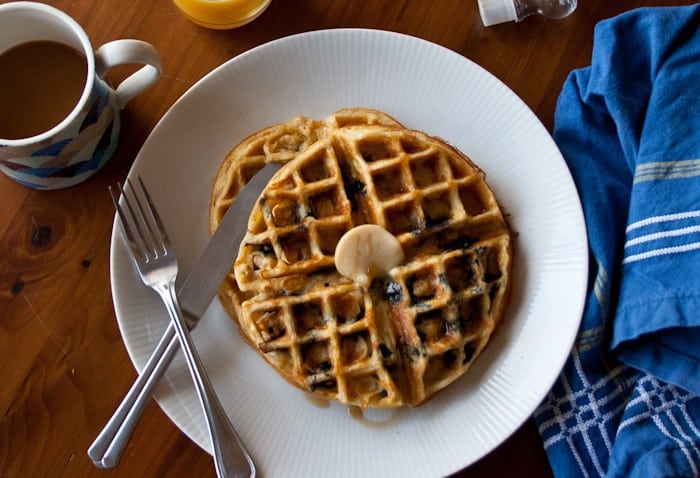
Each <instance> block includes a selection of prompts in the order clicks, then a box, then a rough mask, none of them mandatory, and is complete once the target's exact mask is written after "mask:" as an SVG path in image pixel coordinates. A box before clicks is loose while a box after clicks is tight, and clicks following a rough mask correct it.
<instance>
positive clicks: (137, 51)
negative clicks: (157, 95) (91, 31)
mask: <svg viewBox="0 0 700 478" xmlns="http://www.w3.org/2000/svg"><path fill="white" fill-rule="evenodd" d="M127 63H136V64H140V65H145V66H143V67H142V68H140V69H139V70H137V71H136V72H134V73H132V74H131V75H130V76H129V77H127V78H125V79H124V80H123V81H122V82H121V83H120V84H119V86H117V88H116V89H115V92H116V101H117V106H118V107H119V109H120V110H121V109H123V108H124V106H126V104H127V103H128V102H129V101H130V100H131V99H132V98H133V97H134V96H136V95H138V94H139V93H141V92H142V91H143V90H145V89H146V88H148V87H149V86H151V85H152V84H153V83H155V82H156V80H157V79H158V78H160V73H161V65H160V55H159V54H158V52H157V51H156V49H155V48H153V45H151V44H150V43H146V42H144V41H141V40H131V39H125V40H114V41H111V42H108V43H105V44H104V45H102V46H101V47H100V48H98V49H97V51H96V52H95V69H96V71H97V75H98V76H99V77H100V78H104V76H105V75H106V74H107V70H109V69H110V68H112V67H113V66H116V65H122V64H127Z"/></svg>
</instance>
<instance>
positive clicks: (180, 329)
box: [109, 177, 255, 477]
mask: <svg viewBox="0 0 700 478" xmlns="http://www.w3.org/2000/svg"><path fill="white" fill-rule="evenodd" d="M127 183H128V186H129V190H130V192H131V199H129V195H128V194H127V193H126V191H125V190H124V188H123V187H122V185H121V184H118V187H119V192H120V194H121V197H122V202H123V204H124V207H122V206H121V205H120V202H119V200H118V199H117V197H116V195H115V193H114V191H113V190H112V188H111V187H110V188H109V192H110V195H111V196H112V201H113V202H114V205H115V207H116V209H117V215H118V216H119V221H120V223H121V226H122V232H123V233H124V236H125V237H126V240H127V243H128V244H129V249H130V251H131V258H132V260H133V263H134V265H135V267H136V269H137V271H138V273H139V275H140V276H141V280H142V281H143V283H144V284H146V285H147V286H149V287H151V288H152V289H153V290H155V291H156V292H157V293H158V295H160V298H161V299H162V301H163V303H164V304H165V307H166V309H167V310H168V314H169V315H170V319H171V323H172V324H173V325H174V326H175V331H176V332H177V336H178V339H179V341H180V345H181V348H182V351H183V352H184V355H185V359H186V362H187V367H188V368H189V370H190V374H191V375H192V379H193V380H194V384H195V389H196V391H197V395H198V397H199V401H200V402H201V404H202V408H203V409H204V414H205V415H206V422H207V428H208V429H209V435H210V437H211V443H212V448H213V450H214V464H215V468H216V474H217V476H219V477H244V476H250V477H255V464H254V463H253V460H252V458H251V457H250V454H249V453H248V451H247V450H246V449H245V446H244V445H243V442H242V441H241V439H240V437H239V436H238V433H236V430H235V429H234V428H233V425H232V424H231V422H230V420H229V418H228V416H227V415H226V412H225V411H224V409H223V407H222V406H221V402H219V399H218V397H217V396H216V392H215V391H214V388H213V387H212V385H211V382H210V381H209V377H208V376H207V373H206V371H205V370H204V366H203V364H202V361H201V359H200V357H199V355H198V354H197V350H196V349H195V347H194V342H193V341H192V337H191V336H190V333H189V329H188V328H187V325H186V323H185V320H184V318H183V315H182V311H181V310H180V305H179V303H178V300H177V295H176V294H175V279H176V277H177V273H178V265H177V259H176V257H175V254H174V252H173V249H172V246H171V244H170V240H169V239H168V235H167V233H166V231H165V227H164V226H163V222H162V221H161V219H160V216H159V215H158V212H157V211H156V208H155V206H154V205H153V201H152V200H151V197H150V195H149V194H148V191H147V190H146V186H145V185H144V184H143V181H142V180H141V178H140V177H138V183H139V186H140V188H141V194H140V195H141V196H142V198H143V199H145V206H144V201H142V200H141V199H140V198H139V194H138V193H137V191H136V189H135V188H134V187H133V185H132V184H131V182H130V181H128V180H127Z"/></svg>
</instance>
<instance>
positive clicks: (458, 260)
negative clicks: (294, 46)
mask: <svg viewBox="0 0 700 478" xmlns="http://www.w3.org/2000/svg"><path fill="white" fill-rule="evenodd" d="M345 111H352V109H348V110H345ZM359 112H362V109H359ZM379 113H381V112H379ZM379 117H380V118H382V120H381V121H380V123H379V124H374V125H367V124H365V123H362V122H359V124H358V122H357V121H354V122H347V123H342V122H340V123H339V122H337V117H336V118H335V119H331V120H329V118H333V115H331V117H329V118H327V119H326V120H324V121H314V120H309V119H307V118H303V117H298V118H295V119H292V120H290V121H289V122H286V123H281V124H280V125H276V126H273V127H270V128H266V129H265V130H262V131H260V132H259V133H256V134H254V135H251V136H250V137H249V138H248V139H246V140H245V141H244V142H242V143H241V144H240V145H239V146H237V148H234V150H232V154H230V155H229V156H230V157H227V158H226V160H225V161H224V164H222V168H221V169H220V171H219V175H218V176H217V181H218V180H219V179H220V178H221V183H222V184H219V185H218V186H217V185H216V184H215V187H214V190H213V191H212V207H214V205H215V204H218V205H219V206H220V205H221V204H222V200H221V197H223V196H226V195H227V194H228V195H229V196H231V191H235V192H234V193H233V194H232V196H235V194H237V189H240V186H241V185H242V184H245V182H247V180H248V179H249V178H247V179H246V177H245V174H243V175H241V171H240V168H241V164H244V163H246V162H249V163H250V164H253V161H248V158H250V157H251V155H243V156H242V155H241V153H240V152H241V151H243V149H241V148H248V147H253V149H255V148H256V147H257V146H252V145H255V144H257V143H262V144H272V143H274V140H273V141H270V139H271V138H278V139H279V138H280V137H282V136H284V135H289V134H292V136H293V137H294V138H295V140H294V141H290V142H289V143H288V144H294V143H295V142H296V143H297V144H299V145H301V147H298V148H297V150H296V151H295V154H288V155H287V156H285V157H287V158H289V159H287V160H286V163H285V164H286V165H285V166H284V167H283V168H282V169H281V170H280V171H279V172H278V173H277V174H276V175H275V177H274V178H273V179H272V180H271V181H270V183H269V184H268V186H267V188H266V189H265V191H263V193H262V194H261V198H260V200H259V201H258V204H257V205H256V206H255V208H254V210H253V212H252V214H251V217H250V220H249V223H248V234H247V235H246V238H245V239H244V241H243V243H242V244H241V247H240V251H239V255H238V258H237V260H236V263H235V267H234V270H233V271H232V273H231V274H230V275H229V277H227V279H226V281H225V282H224V284H223V285H222V287H221V289H220V291H219V296H220V299H221V302H222V304H223V305H224V307H225V309H226V310H227V312H228V313H229V314H230V315H231V316H232V317H233V318H234V320H236V322H237V323H238V325H239V330H240V331H241V334H242V335H243V337H244V339H245V340H246V341H247V342H248V343H249V344H250V345H251V346H252V347H253V348H254V349H255V350H256V351H258V353H260V355H261V356H262V357H263V358H264V359H265V360H266V361H267V362H268V363H269V364H270V365H271V366H273V367H274V368H275V369H277V370H278V372H279V373H280V375H282V376H283V377H284V378H285V379H286V380H287V381H289V382H290V383H292V384H294V385H295V386H297V387H299V388H300V389H302V390H305V391H307V392H311V393H315V394H317V395H320V396H322V397H324V398H327V399H332V400H338V401H341V402H343V403H347V404H352V405H357V406H360V407H381V408H389V407H397V406H404V405H409V406H418V405H420V404H422V403H424V402H425V401H427V400H428V399H430V398H431V397H432V396H434V394H435V393H437V392H438V391H439V390H441V389H443V388H445V387H446V386H447V385H449V384H450V383H452V382H453V381H455V380H456V379H457V378H459V377H460V376H462V375H463V374H464V373H465V372H466V371H467V370H468V369H469V368H470V367H471V365H472V363H473V362H474V360H475V359H476V358H477V357H478V356H479V354H480V353H481V352H482V350H483V349H484V347H486V345H487V344H488V342H489V341H490V339H491V336H492V334H493V332H494V331H495V330H496V328H497V326H498V324H499V323H500V322H501V320H502V318H503V316H504V314H505V310H506V307H507V305H508V303H509V302H510V295H511V274H512V262H513V261H512V256H513V246H512V242H513V240H512V234H511V231H510V229H509V227H508V224H507V222H506V220H505V217H504V214H503V212H502V210H501V208H500V206H499V204H498V202H497V200H496V197H495V195H494V194H493V192H492V191H491V189H490V188H489V187H488V185H487V184H486V181H485V175H484V173H483V172H482V171H481V170H480V169H479V168H478V167H477V166H476V165H475V164H474V163H473V162H472V161H471V160H470V159H469V158H468V157H466V156H465V155H464V154H462V153H461V152H460V151H459V150H457V149H456V148H454V147H452V146H450V145H449V144H447V143H446V142H444V141H442V140H440V139H437V138H433V137H430V136H428V135H426V134H424V133H422V132H420V131H412V130H407V129H405V128H403V127H402V126H401V125H400V124H399V123H398V122H396V121H395V120H393V118H391V117H389V116H388V115H386V116H379ZM355 118H357V116H355ZM384 118H389V120H386V119H384ZM334 121H336V123H335V124H334V123H333V122H334ZM329 123H330V126H329ZM299 131H301V132H302V133H301V134H299V135H296V134H297V133H298V132H299ZM290 132H291V133H290ZM280 133H282V135H281V136H280ZM234 151H238V152H237V153H235V154H233V153H234ZM263 152H264V148H263ZM284 153H285V154H287V153H289V151H285V152H284ZM263 156H264V155H263ZM278 157H282V155H280V156H278ZM240 158H246V159H245V161H241V159H240ZM269 160H271V158H270V157H269V155H268V156H265V159H263V160H260V159H257V158H256V160H255V161H257V162H255V163H254V164H256V165H257V166H255V167H257V168H258V169H259V168H260V167H262V165H264V164H265V162H267V161H269ZM280 162H284V160H282V161H280ZM226 163H228V164H226ZM236 167H238V170H237V171H233V172H232V171H231V169H232V168H234V169H236ZM236 174H238V176H235V175H236ZM223 178H229V180H231V179H230V178H235V179H234V180H231V181H234V182H237V184H236V185H234V186H230V184H228V185H227V184H226V183H225V181H224V179H223ZM227 200H228V198H227ZM222 210H225V209H224V208H222ZM212 211H213V209H212ZM216 222H217V221H216V219H215V218H214V220H213V223H216ZM365 223H373V224H378V225H380V226H381V227H383V228H385V229H386V230H388V231H389V232H391V233H392V234H394V235H395V236H396V237H397V239H398V240H399V242H400V243H401V245H402V248H403V249H404V252H405V256H406V257H405V260H404V261H403V263H402V264H400V265H399V266H397V267H395V268H394V269H392V270H391V272H390V274H389V276H388V277H384V278H379V279H377V280H375V281H373V282H372V285H371V286H369V287H361V286H360V285H359V284H356V283H354V282H353V281H352V280H350V279H348V278H345V277H343V276H341V275H340V274H339V273H338V272H337V271H336V270H335V268H334V266H333V264H334V263H333V253H334V246H335V244H337V241H338V240H339V238H340V237H341V236H342V234H343V233H344V232H346V231H348V230H350V229H351V228H352V227H354V226H357V225H359V224H365Z"/></svg>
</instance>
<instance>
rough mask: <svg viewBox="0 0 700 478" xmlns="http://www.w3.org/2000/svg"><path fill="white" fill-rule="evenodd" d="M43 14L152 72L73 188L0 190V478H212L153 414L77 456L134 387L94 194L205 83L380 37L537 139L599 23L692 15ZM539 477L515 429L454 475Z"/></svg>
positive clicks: (465, 6)
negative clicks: (480, 71)
mask: <svg viewBox="0 0 700 478" xmlns="http://www.w3.org/2000/svg"><path fill="white" fill-rule="evenodd" d="M0 3H7V2H3V1H0ZM45 3H49V4H52V5H54V6H56V7H58V8H60V9H62V10H64V11H65V12H67V13H68V14H70V15H71V16H73V17H74V18H75V19H76V20H77V21H78V22H79V23H80V24H81V25H83V27H84V28H85V30H86V31H87V33H88V35H89V37H90V39H91V41H92V43H93V45H95V46H99V45H101V44H102V43H105V42H107V41H109V40H114V39H118V38H138V39H141V40H145V41H147V42H149V43H151V44H153V45H154V46H155V47H156V49H157V50H158V51H159V52H160V54H161V56H162V61H163V68H164V72H163V76H162V78H161V79H160V80H159V81H158V83H157V84H156V85H155V86H154V87H152V88H151V89H149V90H147V91H146V92H145V93H143V94H141V95H140V96H138V97H137V98H136V99H134V100H133V101H131V102H130V103H129V104H128V106H127V108H126V110H125V111H124V113H123V117H122V134H121V142H120V145H119V147H118V149H117V151H116V153H115V155H114V157H113V158H112V159H111V160H110V162H109V163H108V164H107V166H105V168H104V169H103V170H102V171H101V172H99V173H98V174H97V175H96V176H94V177H93V178H91V179H89V180H88V181H87V182H85V183H83V184H81V185H78V186H75V187H72V188H69V189H65V190H60V191H35V190H31V189H27V188H25V187H23V186H20V185H19V184H16V183H15V182H13V181H12V180H10V179H9V178H7V177H5V176H4V175H0V363H1V366H2V369H3V372H2V386H1V387H0V417H1V418H0V477H101V478H110V477H116V476H119V477H165V476H168V477H181V476H182V477H207V476H212V477H213V476H215V472H214V467H213V464H212V460H211V457H210V456H209V455H208V454H206V453H205V452H204V451H202V450H201V449H200V448H199V447H197V445H195V444H194V443H193V442H191V441H190V440H189V439H188V438H187V437H186V436H185V435H183V434H182V433H181V432H180V431H179V430H178V429H177V428H176V427H175V426H174V425H173V424H172V423H171V422H170V421H169V419H168V418H167V416H165V414H164V413H163V412H162V411H161V410H160V409H159V407H158V406H157V404H155V402H153V401H152V402H151V404H150V405H149V407H148V408H147V410H146V412H145V414H144V416H143V418H142V420H141V422H140V423H139V426H138V428H137V430H136V432H135V434H134V436H133V438H132V440H131V442H130V444H129V445H128V448H127V451H126V453H125V455H124V458H123V460H122V463H121V464H120V466H119V467H118V468H115V469H113V470H98V469H96V468H94V466H93V465H92V463H91V461H90V460H89V458H88V457H87V455H86V450H87V447H88V446H89V444H90V443H91V442H92V440H93V439H94V438H95V435H96V434H97V432H98V431H99V430H100V429H101V427H102V426H103V425H104V423H105V421H106V420H107V419H108V418H109V416H110V415H111V413H112V412H113V410H114V408H115V407H116V405H117V404H118V402H119V401H120V400H121V398H122V396H123V395H124V393H125V392H126V391H127V389H128V388H129V386H130V385H131V383H132V382H133V380H134V379H135V377H136V372H135V370H134V368H133V366H132V364H131V362H130V360H129V357H128V355H127V353H126V350H125V347H124V344H123V342H122V340H121V336H120V334H119V330H118V327H117V322H116V319H115V315H114V311H113V308H112V297H111V293H110V279H109V239H110V233H111V229H112V221H113V217H114V209H113V207H112V205H111V202H110V199H109V196H108V194H107V187H108V185H112V184H115V183H116V182H117V181H120V180H123V179H124V178H125V176H126V174H127V173H128V171H129V168H130V166H131V163H132V161H133V158H134V157H135V156H136V154H137V153H138V151H139V149H140V147H141V145H142V144H143V142H144V140H145V139H146V138H147V136H148V134H149V132H150V131H151V130H152V129H153V128H154V126H155V125H156V123H157V122H158V120H159V119H160V118H161V117H162V116H163V114H164V113H165V112H166V111H167V110H168V108H170V106H171V105H172V104H173V103H174V102H175V101H176V100H177V99H178V98H179V97H180V96H181V95H182V94H183V93H185V91H187V89H188V88H190V87H191V86H192V85H193V84H194V83H195V82H196V81H197V80H199V79H200V78H201V77H202V76H204V75H205V74H206V73H208V72H209V71H210V70H212V69H213V68H215V67H217V66H219V65H220V64H222V63H224V62H225V61H227V60H229V59H230V58H232V57H234V56H236V55H238V54H240V53H242V52H244V51H246V50H249V49H250V48H253V47H255V46H257V45H260V44H262V43H265V42H268V41H270V40H274V39H276V38H280V37H283V36H287V35H291V34H295V33H299V32H304V31H310V30H317V29H326V28H338V27H365V28H377V29H384V30H392V31H397V32H402V33H406V34H410V35H414V36H417V37H420V38H424V39H426V40H430V41H432V42H435V43H438V44H440V45H443V46H445V47H447V48H450V49H452V50H454V51H456V52H458V53H460V54H462V55H464V56H465V57H467V58H469V59H471V60H473V61H475V62H476V63H478V64H479V65H481V66H483V67H484V68H486V69H487V70H489V71H490V72H492V73H493V74H494V75H495V76H496V77H498V78H500V79H501V80H502V81H503V82H504V83H505V84H506V85H508V86H509V87H510V88H512V89H513V90H514V91H515V93H517V94H518V95H519V96H520V97H521V98H522V99H523V100H524V101H525V103H527V105H529V107H530V108H531V109H532V110H533V111H534V112H535V114H536V115H537V116H538V117H539V119H540V120H541V121H542V122H543V123H544V125H545V126H546V127H547V128H548V129H549V130H550V131H551V128H552V125H553V112H554V107H555V103H556V100H557V97H558V95H559V92H560V90H561V86H562V84H563V82H564V80H565V78H566V76H567V75H568V74H569V72H570V71H571V70H572V69H575V68H579V67H583V66H585V65H587V64H588V63H589V62H590V56H591V48H592V43H593V29H594V26H595V24H596V23H597V22H598V21H600V20H602V19H605V18H608V17H611V16H614V15H617V14H619V13H622V12H623V11H626V10H630V9H632V8H636V7H645V6H654V5H688V4H692V3H694V2H691V1H662V0H659V1H641V0H630V1H625V2H621V1H609V0H583V1H581V2H580V5H579V7H578V10H577V11H576V12H575V13H574V14H573V15H572V16H570V17H569V18H567V19H564V20H558V21H553V20H547V19H544V18H541V17H537V18H535V17H531V18H528V19H526V20H525V21H524V22H522V23H519V24H515V23H510V24H502V25H498V26H493V27H489V28H484V27H483V26H482V24H481V20H480V17H479V14H478V10H477V5H476V0H470V1H467V2H464V1H459V0H431V1H428V0H424V1H418V0H372V1H368V2H362V1H348V0H342V1H341V0H305V1H285V0H273V1H272V4H271V5H270V7H269V8H268V10H267V11H266V12H265V13H264V14H263V15H262V16H261V17H260V18H258V19H257V20H255V21H254V22H253V23H251V24H249V25H247V26H244V27H242V28H239V29H235V30H228V31H216V30H207V29H204V28H201V27H198V26H196V25H194V24H192V23H190V22H189V21H187V20H186V19H185V18H184V17H183V16H182V15H181V14H180V13H179V11H178V10H177V9H176V7H175V6H174V5H173V4H172V3H171V1H170V0H150V1H142V0H101V1H89V0H53V1H47V2H45ZM129 71H130V70H129V68H127V67H123V68H120V69H117V70H115V71H113V72H112V73H111V75H112V76H113V78H114V80H115V81H118V80H119V79H120V77H123V76H125V75H126V74H128V73H129ZM4 73H5V72H0V74H4ZM349 106H350V105H349ZM202 214H206V212H205V211H202ZM551 475H552V472H551V469H550V467H549V465H548V462H547V458H546V455H545V453H544V450H543V448H542V442H541V440H540V438H539V435H538V434H537V430H536V428H535V425H534V424H533V423H532V421H528V422H527V423H525V424H524V425H523V426H522V427H521V428H520V429H519V430H518V431H517V432H516V433H515V434H514V435H513V436H512V437H511V438H510V439H508V440H507V441H506V442H505V443H503V444H502V445H501V446H500V447H498V448H497V449H496V450H494V451H493V452H492V453H490V454H489V455H487V456H486V457H484V458H483V459H482V460H480V461H479V462H477V463H475V464H474V465H472V466H470V467H469V468H467V469H465V470H462V471H461V472H460V473H458V475H456V476H459V477H465V478H466V477H477V476H478V477H488V476H509V477H526V476H527V477H548V476H551ZM327 476H332V473H329V474H328V475H327Z"/></svg>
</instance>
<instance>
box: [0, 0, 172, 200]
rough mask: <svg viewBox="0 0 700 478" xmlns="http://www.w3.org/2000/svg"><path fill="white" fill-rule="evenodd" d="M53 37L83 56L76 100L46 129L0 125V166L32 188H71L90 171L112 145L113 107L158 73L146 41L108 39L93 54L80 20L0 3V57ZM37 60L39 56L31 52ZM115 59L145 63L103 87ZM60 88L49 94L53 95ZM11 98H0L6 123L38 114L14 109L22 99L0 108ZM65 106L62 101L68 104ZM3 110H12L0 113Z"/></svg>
mask: <svg viewBox="0 0 700 478" xmlns="http://www.w3.org/2000/svg"><path fill="white" fill-rule="evenodd" d="M56 42H57V43H60V44H63V45H68V46H69V47H72V48H73V49H74V50H76V51H77V52H78V53H80V54H82V55H84V57H85V59H84V61H85V63H86V65H83V68H84V71H85V74H83V75H84V76H83V75H81V76H77V77H76V78H77V79H78V81H79V82H81V83H80V84H79V85H78V84H76V85H75V86H76V96H77V97H78V99H77V104H75V107H73V108H72V109H71V110H67V111H69V112H68V113H67V114H65V115H61V116H60V117H59V121H58V123H57V124H54V125H53V126H48V129H44V130H41V131H37V132H35V133H32V134H27V135H26V136H21V137H16V136H11V135H10V134H8V133H3V130H2V129H0V170H2V172H3V173H5V174H6V175H7V176H9V177H11V178H12V179H14V180H15V181H17V182H19V183H21V184H23V185H25V186H29V187H32V188H37V189H60V188H65V187H68V186H73V185H75V184H78V183H80V182H82V181H84V180H85V179H87V178H89V177H90V176H92V175H93V174H95V173H96V172H97V171H98V170H99V169H100V168H101V167H102V166H103V165H104V164H105V163H106V162H107V160H108V159H109V157H110V156H111V155H112V153H113V152H114V149H115V148H116V145H117V139H118V137H119V128H120V121H119V112H120V110H121V109H122V108H124V106H125V105H126V103H127V102H128V101H129V100H131V99H132V98H133V97H134V96H136V95H137V94H139V93H140V92H142V91H143V90H144V89H146V88H147V87H149V86H150V85H152V84H153V83H154V82H155V81H156V80H157V79H158V78H159V77H160V71H161V67H160V57H159V55H158V52H157V51H156V50H155V49H154V48H153V47H152V46H151V45H150V44H148V43H145V42H142V41H138V40H131V39H122V40H115V41H112V42H109V43H105V44H104V45H102V46H101V47H100V48H99V49H97V50H96V51H94V50H93V48H92V46H91V44H90V40H89V39H88V37H87V34H86V33H85V31H84V30H83V29H82V28H81V27H80V25H78V24H77V23H76V22H75V21H74V20H73V19H72V18H71V17H69V16H68V15H66V14H65V13H64V12H62V11H60V10H57V9H56V8H53V7H50V6H48V5H45V4H41V3H35V2H12V3H6V4H3V5H0V58H2V55H5V54H7V55H10V52H11V51H13V49H14V51H15V52H16V51H19V49H20V47H27V45H32V47H33V48H36V45H39V46H41V45H47V44H48V45H53V46H52V47H56ZM58 47H62V45H58ZM40 53H41V52H40ZM28 57H30V56H29V55H24V56H23V57H21V58H20V60H22V59H23V60H25V63H26V59H27V58H28ZM49 57H50V56H49ZM31 58H34V57H33V56H32V57H31ZM36 58H42V56H41V55H37V56H36ZM80 61H82V60H80ZM30 63H31V62H30ZM120 64H140V65H144V66H142V67H141V68H140V69H139V70H137V71H136V72H134V73H133V74H131V76H129V77H128V78H126V79H125V80H123V81H122V82H121V83H120V84H119V85H118V86H117V87H116V88H112V87H111V86H110V85H108V84H107V82H106V80H105V75H106V73H107V71H108V70H109V69H110V68H112V67H113V66H116V65H120ZM29 66H30V67H31V66H32V65H31V64H30V65H29ZM33 66H34V67H35V68H34V69H35V70H37V67H38V71H39V72H41V71H42V70H41V65H33ZM18 69H19V68H18ZM22 71H25V70H22ZM26 71H34V70H26ZM12 74H13V71H6V70H5V71H0V75H12ZM27 74H28V75H33V73H27ZM39 74H40V73H39ZM20 87H21V85H20ZM61 92H62V90H61V91H56V92H55V94H58V93H61ZM1 93H2V92H0V94H1ZM53 94H54V92H52V93H51V95H53ZM35 96H36V95H32V97H35ZM52 97H53V96H52ZM14 99H15V98H10V99H9V100H8V101H6V102H5V103H1V102H0V115H3V116H4V118H6V119H7V121H9V124H10V125H12V121H15V119H14V118H20V117H21V116H22V115H21V114H20V113H23V114H24V115H25V116H29V117H31V116H32V115H34V116H35V117H36V116H40V115H36V114H34V113H28V112H27V111H16V110H22V109H23V108H24V104H25V103H22V102H15V103H14V106H9V107H8V106H3V105H4V104H11V103H12V101H10V100H14ZM42 104H43V103H39V105H38V108H42ZM72 104H73V103H72V102H71V103H69V106H68V107H69V108H70V105H72ZM3 107H5V108H10V109H13V108H14V110H13V111H2V108H3ZM61 118H62V119H61ZM17 121H19V119H18V120H17ZM3 136H8V138H5V137H3Z"/></svg>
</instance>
